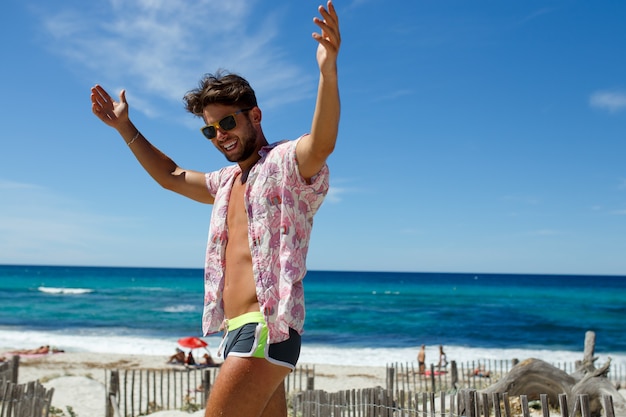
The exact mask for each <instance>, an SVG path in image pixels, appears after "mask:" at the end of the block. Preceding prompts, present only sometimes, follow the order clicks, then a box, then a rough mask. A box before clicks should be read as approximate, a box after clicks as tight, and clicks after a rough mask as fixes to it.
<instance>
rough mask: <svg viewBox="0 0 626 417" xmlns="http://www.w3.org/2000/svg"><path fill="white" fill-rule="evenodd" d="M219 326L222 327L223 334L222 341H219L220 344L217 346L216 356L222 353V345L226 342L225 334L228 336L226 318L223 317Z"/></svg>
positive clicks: (220, 355) (219, 356)
mask: <svg viewBox="0 0 626 417" xmlns="http://www.w3.org/2000/svg"><path fill="white" fill-rule="evenodd" d="M221 327H222V328H223V329H224V336H222V341H221V342H220V345H219V346H218V348H217V357H218V358H221V357H222V355H223V354H224V345H225V344H226V336H228V319H224V321H223V322H222V326H221Z"/></svg>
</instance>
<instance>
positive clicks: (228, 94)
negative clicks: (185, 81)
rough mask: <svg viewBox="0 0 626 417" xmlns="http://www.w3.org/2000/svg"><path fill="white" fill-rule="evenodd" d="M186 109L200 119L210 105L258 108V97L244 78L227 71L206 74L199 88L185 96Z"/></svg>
mask: <svg viewBox="0 0 626 417" xmlns="http://www.w3.org/2000/svg"><path fill="white" fill-rule="evenodd" d="M183 100H184V102H185V108H186V109H187V111H188V112H189V113H192V114H194V115H196V116H198V117H202V116H203V110H204V107H205V106H207V105H208V104H224V105H227V106H230V105H235V104H237V105H240V106H241V107H242V108H250V107H256V105H257V102H256V95H255V94H254V90H253V89H252V87H250V84H249V83H248V81H246V80H245V79H244V78H243V77H241V76H239V75H236V74H231V73H228V72H225V71H222V70H220V71H218V72H217V73H216V74H205V75H204V77H202V79H201V80H200V83H199V84H198V88H196V89H195V90H191V91H189V92H187V94H185V97H184V98H183Z"/></svg>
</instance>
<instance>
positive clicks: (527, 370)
mask: <svg viewBox="0 0 626 417" xmlns="http://www.w3.org/2000/svg"><path fill="white" fill-rule="evenodd" d="M594 350H595V333H594V332H587V333H586V334H585V350H584V357H583V360H582V361H580V362H577V364H576V371H575V372H574V373H572V374H571V375H569V374H567V373H565V372H564V371H562V370H560V369H558V368H556V367H554V366H552V365H550V364H549V363H547V362H544V361H542V360H540V359H534V358H531V359H527V360H525V361H523V362H520V363H519V364H517V365H516V366H514V367H513V368H512V369H511V371H510V372H509V373H508V374H507V375H506V376H505V377H504V378H502V379H501V380H499V381H498V382H496V383H495V384H493V385H491V386H489V387H487V388H485V389H484V390H481V391H480V392H481V393H484V394H492V393H505V392H506V393H508V395H526V396H527V397H528V399H529V400H539V399H540V395H541V394H546V395H547V399H548V403H549V404H550V406H552V407H557V406H558V405H559V395H560V394H566V395H567V398H569V404H568V408H569V409H570V410H574V409H575V401H576V398H578V396H579V395H582V394H586V395H587V396H588V398H589V406H590V412H591V414H590V415H591V416H592V417H599V416H601V415H602V410H603V408H604V407H603V404H604V403H603V396H606V395H610V396H611V397H612V398H613V406H614V410H615V417H626V399H624V397H623V396H622V395H621V394H620V393H619V392H618V391H617V389H616V388H615V387H614V386H613V384H611V382H610V381H609V379H608V378H607V375H608V372H609V367H610V364H611V360H610V359H609V360H608V362H607V363H605V364H604V365H603V366H602V367H600V368H598V369H596V368H595V365H594V362H595V361H596V360H597V358H596V357H594ZM489 397H491V395H489Z"/></svg>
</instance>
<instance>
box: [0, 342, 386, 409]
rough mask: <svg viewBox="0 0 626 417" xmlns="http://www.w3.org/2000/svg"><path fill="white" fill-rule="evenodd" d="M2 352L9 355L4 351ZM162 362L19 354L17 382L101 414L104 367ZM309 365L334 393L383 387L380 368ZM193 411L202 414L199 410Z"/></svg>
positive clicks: (58, 402) (319, 385)
mask: <svg viewBox="0 0 626 417" xmlns="http://www.w3.org/2000/svg"><path fill="white" fill-rule="evenodd" d="M2 355H4V356H6V357H10V354H7V353H3V354H2ZM166 361H167V357H165V356H149V355H119V354H102V353H82V352H81V353H74V352H69V353H56V354H51V355H43V356H21V357H20V367H19V376H18V382H19V383H26V382H29V381H34V380H39V381H40V382H41V383H42V384H43V385H44V386H45V387H46V388H54V390H55V391H54V395H53V397H52V405H53V406H54V407H56V408H59V409H61V410H64V411H65V413H66V414H67V411H66V408H67V406H70V407H72V409H73V411H74V412H75V413H76V414H77V415H78V417H86V416H104V409H105V395H106V387H105V378H106V375H107V371H108V370H114V369H119V370H125V369H168V367H169V368H171V365H167V364H166ZM300 365H303V366H305V365H307V364H300ZM309 366H314V367H315V389H321V390H325V391H328V392H336V391H340V390H343V389H348V388H350V389H360V388H371V387H376V386H385V368H384V367H368V366H360V367H357V366H337V365H322V364H315V365H309ZM197 414H198V415H203V413H202V412H198V413H197ZM153 415H155V416H160V417H175V416H179V415H180V416H189V413H186V412H182V411H176V410H170V411H161V412H158V413H154V414H153ZM192 415H193V414H192Z"/></svg>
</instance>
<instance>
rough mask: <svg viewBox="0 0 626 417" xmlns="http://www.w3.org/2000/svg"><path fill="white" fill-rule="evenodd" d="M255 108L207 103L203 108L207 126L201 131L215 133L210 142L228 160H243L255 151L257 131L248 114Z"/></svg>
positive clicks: (210, 134) (239, 161)
mask: <svg viewBox="0 0 626 417" xmlns="http://www.w3.org/2000/svg"><path fill="white" fill-rule="evenodd" d="M255 109H256V108H253V109H242V108H239V107H237V106H225V105H222V104H209V105H207V106H206V107H205V108H204V112H203V117H204V121H205V122H206V124H207V126H205V128H204V132H203V133H205V136H206V135H207V134H209V136H212V135H213V134H214V135H215V137H213V138H212V139H210V140H211V142H212V143H213V145H215V147H216V148H217V149H218V150H219V151H220V152H222V153H223V154H224V156H225V157H226V159H228V160H229V161H230V162H237V163H241V162H245V161H246V160H248V159H249V158H250V157H251V156H253V155H254V153H255V152H256V151H257V145H258V140H257V139H258V132H257V129H255V126H254V124H253V123H252V121H251V120H250V114H249V112H250V111H255ZM233 125H234V127H233Z"/></svg>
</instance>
